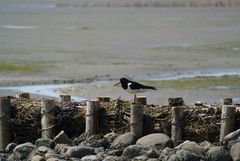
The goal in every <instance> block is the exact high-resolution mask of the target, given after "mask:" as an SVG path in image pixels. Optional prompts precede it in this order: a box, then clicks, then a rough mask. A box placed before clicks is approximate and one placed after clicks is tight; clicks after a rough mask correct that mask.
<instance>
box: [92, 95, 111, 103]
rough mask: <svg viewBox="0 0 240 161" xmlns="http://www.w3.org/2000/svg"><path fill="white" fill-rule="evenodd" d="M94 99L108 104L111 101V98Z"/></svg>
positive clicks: (100, 97)
mask: <svg viewBox="0 0 240 161" xmlns="http://www.w3.org/2000/svg"><path fill="white" fill-rule="evenodd" d="M96 99H97V101H99V102H110V101H111V97H109V96H99V97H97V98H96Z"/></svg>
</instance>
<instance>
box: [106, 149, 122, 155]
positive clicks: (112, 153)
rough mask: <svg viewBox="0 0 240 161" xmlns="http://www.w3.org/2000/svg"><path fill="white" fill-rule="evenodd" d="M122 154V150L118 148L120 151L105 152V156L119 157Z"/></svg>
mask: <svg viewBox="0 0 240 161" xmlns="http://www.w3.org/2000/svg"><path fill="white" fill-rule="evenodd" d="M122 153H123V149H122V148H120V149H110V150H109V151H108V152H107V155H113V156H121V155H122Z"/></svg>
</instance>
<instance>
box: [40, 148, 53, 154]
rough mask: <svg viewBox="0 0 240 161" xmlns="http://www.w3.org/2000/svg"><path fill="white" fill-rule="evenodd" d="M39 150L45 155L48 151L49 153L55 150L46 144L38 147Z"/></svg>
mask: <svg viewBox="0 0 240 161" xmlns="http://www.w3.org/2000/svg"><path fill="white" fill-rule="evenodd" d="M37 150H38V151H39V152H40V153H41V154H43V155H44V154H46V153H49V152H53V149H51V148H49V147H46V146H40V147H38V149H37Z"/></svg>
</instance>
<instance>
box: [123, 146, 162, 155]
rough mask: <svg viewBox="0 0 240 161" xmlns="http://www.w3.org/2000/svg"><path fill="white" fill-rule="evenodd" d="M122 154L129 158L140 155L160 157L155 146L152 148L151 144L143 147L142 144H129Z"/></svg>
mask: <svg viewBox="0 0 240 161" xmlns="http://www.w3.org/2000/svg"><path fill="white" fill-rule="evenodd" d="M122 156H125V157H128V158H134V157H138V156H147V157H148V158H157V157H158V155H157V154H156V152H155V151H154V150H153V148H151V147H150V146H148V147H146V146H145V147H143V146H141V145H129V146H128V147H126V148H125V149H124V151H123V154H122Z"/></svg>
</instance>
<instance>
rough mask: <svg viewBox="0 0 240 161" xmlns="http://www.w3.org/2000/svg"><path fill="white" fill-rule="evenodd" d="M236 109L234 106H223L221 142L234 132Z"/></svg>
mask: <svg viewBox="0 0 240 161" xmlns="http://www.w3.org/2000/svg"><path fill="white" fill-rule="evenodd" d="M235 115H236V107H235V106H233V105H222V115H221V130H220V142H223V141H224V137H225V136H226V135H227V134H229V133H230V132H232V131H233V130H234V125H235Z"/></svg>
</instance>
